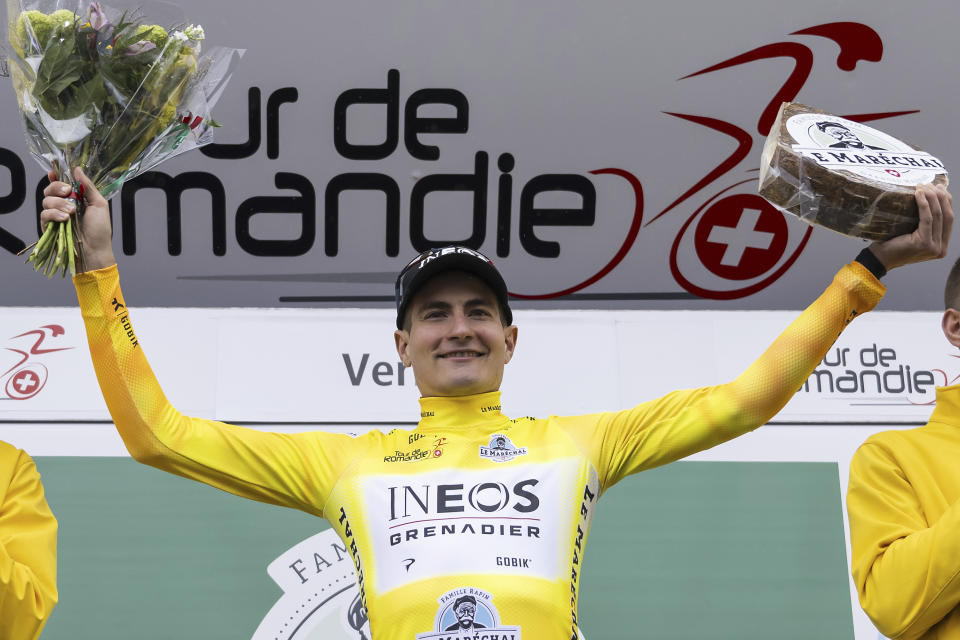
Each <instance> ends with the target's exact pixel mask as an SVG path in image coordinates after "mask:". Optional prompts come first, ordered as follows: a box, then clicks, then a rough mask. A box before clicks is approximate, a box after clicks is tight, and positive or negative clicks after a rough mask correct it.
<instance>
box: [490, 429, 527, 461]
mask: <svg viewBox="0 0 960 640" xmlns="http://www.w3.org/2000/svg"><path fill="white" fill-rule="evenodd" d="M525 455H527V448H526V447H519V448H518V447H517V446H516V445H514V444H513V442H511V441H510V438H508V437H507V436H505V435H503V434H502V433H495V434H493V435H492V436H490V444H489V445H487V446H486V447H480V457H481V458H486V459H488V460H493V461H494V462H509V461H510V460H513V459H514V458H516V457H518V456H525Z"/></svg>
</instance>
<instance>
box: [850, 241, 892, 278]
mask: <svg viewBox="0 0 960 640" xmlns="http://www.w3.org/2000/svg"><path fill="white" fill-rule="evenodd" d="M855 260H856V261H857V262H859V263H860V264H862V265H863V266H865V267H866V268H867V271H869V272H870V273H872V274H873V275H874V277H876V278H877V279H878V280H879V279H880V278H882V277H883V276H885V275H887V268H886V267H884V266H883V263H882V262H880V261H879V260H878V259H877V256H875V255H873V251H870V249H869V248H867V249H864V250H863V251H861V252H860V253H859V254H858V255H857V257H856V258H855Z"/></svg>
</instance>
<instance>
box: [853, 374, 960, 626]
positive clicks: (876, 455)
mask: <svg viewBox="0 0 960 640" xmlns="http://www.w3.org/2000/svg"><path fill="white" fill-rule="evenodd" d="M957 460H960V385H954V386H951V387H940V388H938V389H937V406H936V408H935V409H934V411H933V415H931V416H930V422H928V423H927V424H926V425H925V426H923V427H920V428H918V429H907V430H902V431H884V432H882V433H877V434H874V435H872V436H870V437H869V438H868V439H867V441H866V442H865V443H863V444H862V445H861V446H860V448H859V449H858V450H857V452H856V453H855V454H854V456H853V460H852V462H851V464H850V482H849V484H848V486H847V514H848V515H849V517H850V546H851V558H850V563H851V566H852V570H853V580H854V582H855V583H856V585H857V591H858V593H859V595H860V604H861V605H862V606H863V610H864V611H865V612H866V613H867V615H869V616H870V618H871V619H872V620H873V622H874V624H876V625H877V628H878V629H879V630H880V631H882V632H883V633H884V634H885V635H886V636H888V637H890V638H894V639H896V640H915V639H917V638H923V640H960V543H958V541H957V530H958V528H960V465H958V464H957Z"/></svg>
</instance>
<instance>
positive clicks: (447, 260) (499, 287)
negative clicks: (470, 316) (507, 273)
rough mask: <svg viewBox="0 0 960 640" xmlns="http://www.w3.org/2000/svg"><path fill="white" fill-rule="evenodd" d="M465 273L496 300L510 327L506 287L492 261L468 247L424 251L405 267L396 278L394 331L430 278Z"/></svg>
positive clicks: (511, 313)
mask: <svg viewBox="0 0 960 640" xmlns="http://www.w3.org/2000/svg"><path fill="white" fill-rule="evenodd" d="M451 270H456V271H466V272H467V273H472V274H473V275H475V276H477V277H478V278H480V279H481V280H483V282H484V283H486V285H487V286H488V287H490V289H491V290H492V291H493V293H494V295H495V296H496V297H497V302H499V303H500V310H501V311H502V312H503V315H504V317H505V318H506V321H507V325H511V324H513V312H512V311H510V304H509V301H508V300H509V299H508V294H507V283H505V282H504V281H503V276H501V275H500V272H499V271H497V268H496V267H495V266H493V261H491V260H490V258H488V257H487V256H485V255H483V254H482V253H480V252H479V251H474V250H473V249H470V248H469V247H460V246H456V245H450V246H447V247H437V248H436V249H430V250H428V251H424V252H423V253H421V254H420V255H418V256H417V257H416V258H414V259H413V260H411V261H410V262H409V263H407V266H405V267H404V268H403V269H402V270H401V271H400V275H398V276H397V288H396V300H397V328H398V329H402V328H403V317H404V315H406V312H407V307H408V306H410V301H411V300H413V296H414V295H415V294H416V293H417V291H418V290H419V289H420V287H422V286H423V285H424V283H426V281H427V280H429V279H430V278H432V277H433V276H435V275H437V274H439V273H442V272H444V271H451Z"/></svg>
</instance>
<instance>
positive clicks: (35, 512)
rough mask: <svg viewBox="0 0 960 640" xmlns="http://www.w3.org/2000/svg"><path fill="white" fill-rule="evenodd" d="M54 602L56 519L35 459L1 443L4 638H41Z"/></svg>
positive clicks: (0, 623) (0, 622)
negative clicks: (48, 501)
mask: <svg viewBox="0 0 960 640" xmlns="http://www.w3.org/2000/svg"><path fill="white" fill-rule="evenodd" d="M56 604H57V520H56V518H54V517H53V514H52V513H51V512H50V507H49V506H48V505H47V500H46V498H45V497H44V494H43V485H42V484H41V483H40V474H39V473H37V467H36V465H34V463H33V460H32V459H31V458H30V456H28V455H27V454H26V453H25V452H23V451H21V450H20V449H17V448H16V447H14V446H13V445H11V444H8V443H6V442H0V638H3V639H4V640H35V639H36V638H39V637H40V632H41V631H42V630H43V627H44V625H45V624H46V623H47V621H48V620H49V619H50V613H51V612H52V611H53V608H54V606H55V605H56Z"/></svg>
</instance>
